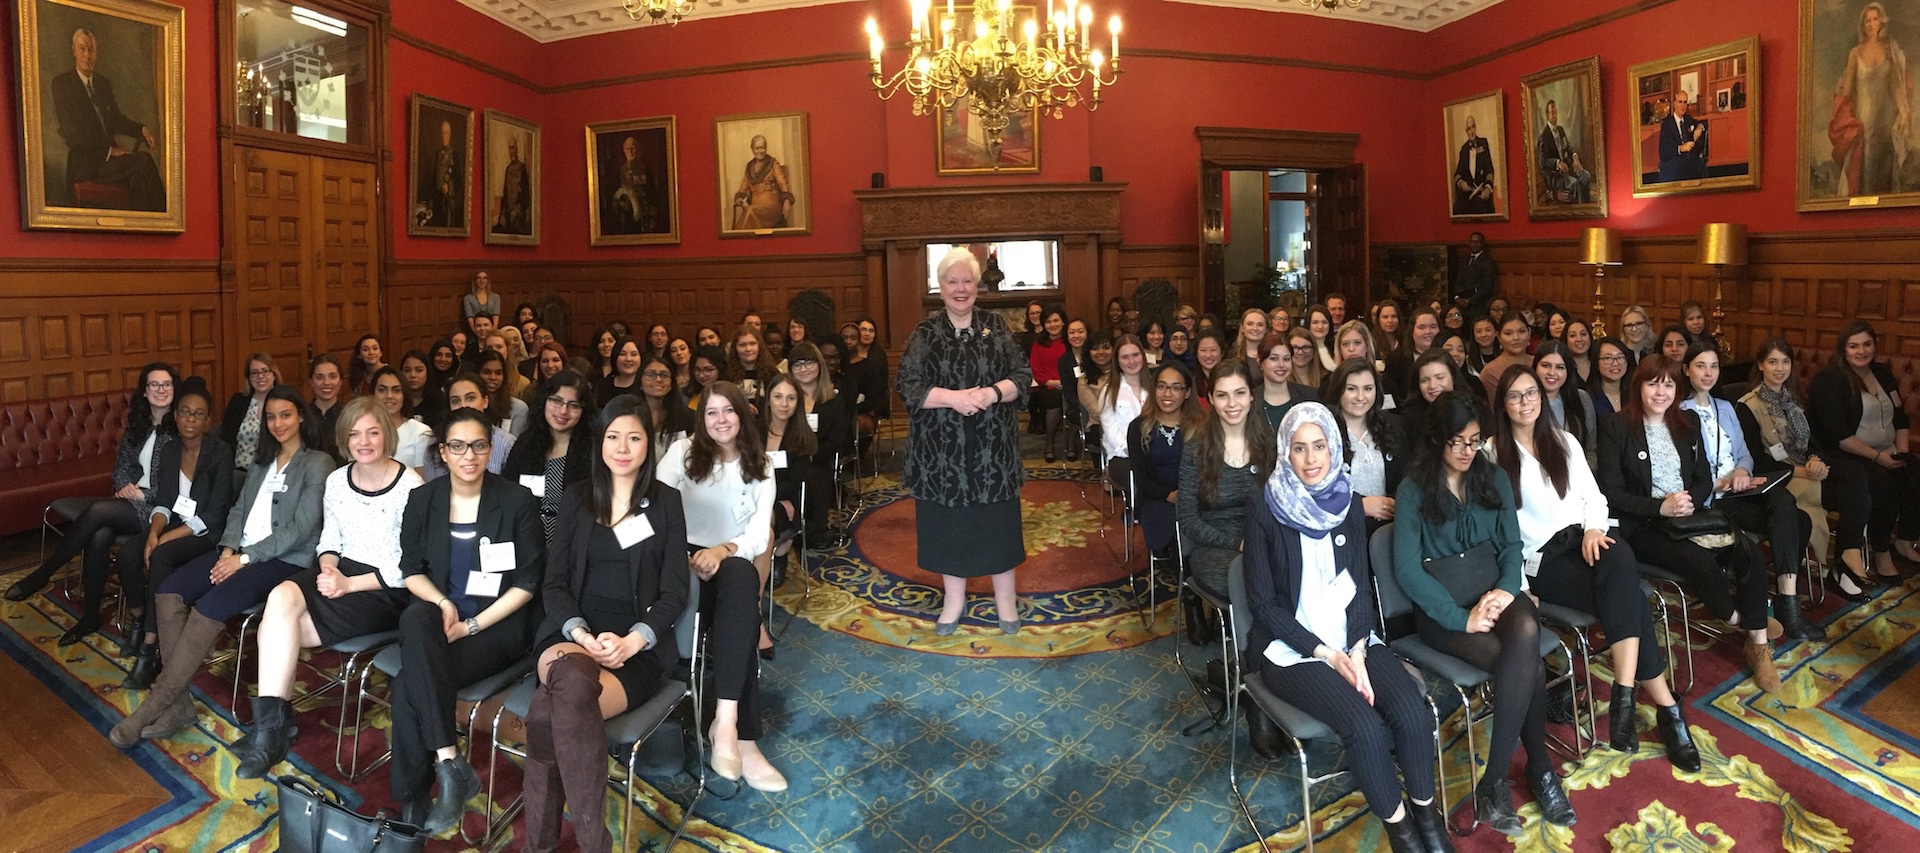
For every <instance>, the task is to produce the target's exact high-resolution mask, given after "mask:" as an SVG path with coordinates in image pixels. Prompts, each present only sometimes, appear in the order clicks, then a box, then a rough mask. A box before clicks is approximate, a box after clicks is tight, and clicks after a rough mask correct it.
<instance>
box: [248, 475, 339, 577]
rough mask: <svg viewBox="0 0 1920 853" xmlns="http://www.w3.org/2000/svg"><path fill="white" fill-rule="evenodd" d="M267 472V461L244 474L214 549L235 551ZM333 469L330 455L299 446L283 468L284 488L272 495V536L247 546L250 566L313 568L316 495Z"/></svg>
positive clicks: (317, 519)
mask: <svg viewBox="0 0 1920 853" xmlns="http://www.w3.org/2000/svg"><path fill="white" fill-rule="evenodd" d="M272 468H273V465H272V464H271V463H269V464H266V465H255V466H253V467H252V468H249V469H248V470H247V482H246V483H245V484H244V485H242V486H241V487H240V497H239V499H238V500H235V501H234V502H233V509H232V510H231V511H229V512H228V513H227V530H226V533H224V534H222V535H221V537H220V547H222V548H230V549H233V550H236V551H238V550H241V548H240V540H241V538H242V537H243V536H244V535H245V533H246V527H247V513H248V512H251V511H252V510H253V501H254V498H255V497H257V496H259V494H260V486H261V484H262V483H264V482H266V479H267V472H268V471H269V470H271V469H272ZM333 469H334V464H333V457H331V456H328V455H327V454H326V453H325V452H324V451H321V450H318V449H315V448H312V447H302V448H300V452H299V453H295V454H294V455H293V461H292V462H289V463H288V464H287V470H286V486H287V487H286V490H285V491H281V492H277V493H275V494H274V495H273V497H272V501H273V533H272V534H271V535H269V536H268V537H267V538H265V539H262V540H260V541H258V542H255V543H253V544H252V545H249V546H247V547H246V549H245V551H246V553H247V555H248V556H250V557H252V558H253V559H254V560H255V561H256V562H257V561H264V560H280V561H283V562H285V563H288V564H290V565H294V566H299V567H300V568H303V569H306V568H312V567H313V560H314V549H315V548H317V547H318V546H319V545H320V519H321V514H320V513H321V503H322V497H323V496H324V495H325V494H326V490H327V475H328V474H331V473H333Z"/></svg>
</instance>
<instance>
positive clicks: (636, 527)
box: [613, 515, 653, 551]
mask: <svg viewBox="0 0 1920 853" xmlns="http://www.w3.org/2000/svg"><path fill="white" fill-rule="evenodd" d="M651 536H653V522H650V521H648V520H647V517H646V516H644V515H632V516H628V517H627V520H626V521H622V522H620V523H619V524H616V525H614V526H613V538H615V539H618V540H620V550H622V551H625V550H627V549H628V548H632V547H633V546H635V545H638V544H640V543H642V542H645V541H647V539H648V538H649V537H651Z"/></svg>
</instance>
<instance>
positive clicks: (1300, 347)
mask: <svg viewBox="0 0 1920 853" xmlns="http://www.w3.org/2000/svg"><path fill="white" fill-rule="evenodd" d="M1287 349H1290V350H1293V351H1294V352H1313V344H1288V345H1287Z"/></svg>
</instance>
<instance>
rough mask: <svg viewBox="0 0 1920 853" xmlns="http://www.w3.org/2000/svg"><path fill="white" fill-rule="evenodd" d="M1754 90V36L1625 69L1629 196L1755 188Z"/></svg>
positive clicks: (1757, 124)
mask: <svg viewBox="0 0 1920 853" xmlns="http://www.w3.org/2000/svg"><path fill="white" fill-rule="evenodd" d="M1759 92H1760V37H1759V36H1748V37H1747V38H1743V39H1740V40H1738V41H1731V42H1727V43H1726V44H1722V45H1715V46H1713V47H1709V48H1703V49H1701V50H1696V51H1692V52H1689V53H1683V54H1681V55H1679V56H1673V57H1668V58H1666V59H1661V60H1657V61H1654V62H1642V63H1640V64H1639V65H1635V66H1633V67H1632V68H1630V69H1628V70H1627V95H1628V100H1627V103H1629V104H1638V105H1639V111H1640V112H1639V117H1638V119H1637V120H1635V121H1634V122H1633V136H1632V138H1630V139H1629V140H1627V141H1628V144H1630V145H1631V146H1632V147H1633V197H1634V198H1647V197H1650V196H1664V195H1679V194H1682V193H1699V192H1715V191H1718V190H1743V189H1754V188H1756V187H1759V186H1760V99H1759V97H1757V96H1758V94H1759ZM1736 95H1738V97H1736Z"/></svg>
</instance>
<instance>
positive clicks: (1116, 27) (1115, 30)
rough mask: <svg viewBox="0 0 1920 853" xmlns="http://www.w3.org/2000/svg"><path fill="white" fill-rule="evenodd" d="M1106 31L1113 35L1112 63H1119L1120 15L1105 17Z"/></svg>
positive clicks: (1116, 64)
mask: <svg viewBox="0 0 1920 853" xmlns="http://www.w3.org/2000/svg"><path fill="white" fill-rule="evenodd" d="M1107 32H1108V33H1111V34H1112V35H1113V64H1114V65H1115V66H1118V65H1119V64H1120V16H1119V15H1115V16H1113V17H1111V18H1108V19H1107Z"/></svg>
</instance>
